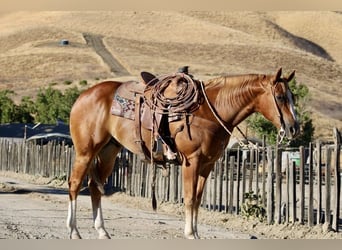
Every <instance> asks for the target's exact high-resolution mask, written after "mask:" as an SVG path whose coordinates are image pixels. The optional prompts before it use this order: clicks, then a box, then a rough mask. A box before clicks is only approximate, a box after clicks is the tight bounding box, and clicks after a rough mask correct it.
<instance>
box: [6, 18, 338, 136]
mask: <svg viewBox="0 0 342 250" xmlns="http://www.w3.org/2000/svg"><path fill="white" fill-rule="evenodd" d="M0 30H1V33H0V89H12V90H14V91H15V92H16V93H17V94H18V95H17V96H16V97H15V98H16V100H17V101H20V98H21V97H22V96H24V95H30V96H34V94H35V93H37V89H39V88H40V87H43V86H48V85H49V84H50V83H52V82H56V83H58V84H57V85H55V87H57V88H60V89H63V88H66V87H69V86H66V85H65V84H63V82H64V81H66V80H71V81H73V84H72V85H71V86H73V85H76V86H79V85H78V82H79V81H80V80H83V79H86V80H87V81H88V83H89V85H91V84H95V83H96V82H99V81H101V80H104V79H119V80H126V79H138V78H139V73H140V71H150V72H153V73H155V74H165V73H170V72H173V71H175V70H176V69H177V68H178V67H180V66H183V65H189V66H190V71H191V73H192V74H194V75H195V76H196V77H197V78H201V79H203V80H205V79H209V78H213V77H216V76H218V75H222V74H240V73H273V72H275V71H276V70H277V68H278V67H280V66H281V67H283V70H284V72H290V71H292V70H293V69H295V70H296V76H297V82H299V83H304V84H306V85H307V86H308V87H309V89H310V92H311V100H310V101H309V103H308V108H309V109H311V110H312V112H313V114H312V117H313V119H314V125H315V127H316V133H315V136H316V137H320V138H324V139H330V137H331V134H332V128H333V127H334V126H336V127H338V128H339V129H342V102H341V100H340V97H341V96H342V89H341V86H342V53H341V51H342V42H341V41H342V14H341V13H338V12H330V11H319V12H317V11H316V12H309V11H305V12H294V11H291V12H228V11H226V12H212V11H211V12H166V11H162V12H158V11H157V12H145V11H139V12H134V11H114V12H105V11H103V12H99V11H94V12H62V11H58V12H13V13H2V14H1V15H0ZM87 34H90V35H91V36H93V37H94V38H100V40H102V42H103V46H104V48H103V50H102V52H103V53H105V55H106V56H108V54H109V56H110V58H109V57H108V58H107V59H108V60H103V57H101V56H100V54H99V48H97V50H95V49H96V47H95V45H94V44H90V43H89V41H88V43H87V40H86V39H85V37H86V35H87ZM61 39H68V40H69V41H70V44H69V45H68V46H61V45H60V43H59V42H60V40H61ZM100 50H101V46H100ZM102 52H101V51H100V53H102ZM111 60H112V61H114V62H115V61H116V62H118V63H119V64H121V66H122V67H123V69H125V70H124V72H123V71H121V72H113V70H112V71H111V69H112V68H111V65H108V62H110V61H111Z"/></svg>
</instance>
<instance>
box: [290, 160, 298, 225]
mask: <svg viewBox="0 0 342 250" xmlns="http://www.w3.org/2000/svg"><path fill="white" fill-rule="evenodd" d="M296 179H297V177H296V162H294V161H293V162H292V167H291V171H290V189H291V194H292V199H291V204H292V209H291V210H292V219H293V221H292V223H295V222H296V219H297V204H296V202H297V196H296Z"/></svg>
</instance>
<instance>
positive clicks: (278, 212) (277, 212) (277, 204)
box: [275, 143, 282, 224]
mask: <svg viewBox="0 0 342 250" xmlns="http://www.w3.org/2000/svg"><path fill="white" fill-rule="evenodd" d="M275 150H276V152H275V155H276V160H275V161H276V165H275V170H276V171H275V172H276V195H275V215H276V217H275V218H276V223H277V224H280V223H281V200H282V190H281V182H282V176H281V154H282V151H281V149H280V148H279V147H278V143H277V146H276V149H275Z"/></svg>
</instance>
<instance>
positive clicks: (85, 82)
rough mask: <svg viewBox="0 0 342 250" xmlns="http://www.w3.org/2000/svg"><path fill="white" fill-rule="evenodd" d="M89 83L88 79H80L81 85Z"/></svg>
mask: <svg viewBox="0 0 342 250" xmlns="http://www.w3.org/2000/svg"><path fill="white" fill-rule="evenodd" d="M87 84H88V82H87V80H82V81H80V85H81V86H86V85H87Z"/></svg>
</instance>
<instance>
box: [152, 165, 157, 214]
mask: <svg viewBox="0 0 342 250" xmlns="http://www.w3.org/2000/svg"><path fill="white" fill-rule="evenodd" d="M152 168H153V169H152V184H151V190H152V208H153V211H156V210H157V199H156V175H157V166H156V164H154V163H153V164H152Z"/></svg>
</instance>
